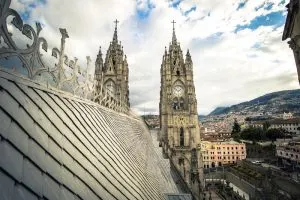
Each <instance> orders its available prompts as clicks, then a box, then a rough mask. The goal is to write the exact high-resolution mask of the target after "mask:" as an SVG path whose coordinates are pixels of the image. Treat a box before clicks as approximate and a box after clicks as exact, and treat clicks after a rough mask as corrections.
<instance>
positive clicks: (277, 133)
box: [266, 128, 286, 141]
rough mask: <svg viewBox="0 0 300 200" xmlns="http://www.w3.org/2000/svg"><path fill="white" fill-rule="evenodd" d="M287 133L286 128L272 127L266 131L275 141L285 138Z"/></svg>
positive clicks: (268, 136)
mask: <svg viewBox="0 0 300 200" xmlns="http://www.w3.org/2000/svg"><path fill="white" fill-rule="evenodd" d="M285 135H286V130H284V129H283V128H270V129H268V130H267V132H266V136H267V138H269V139H270V140H272V141H275V140H276V139H277V138H284V137H285Z"/></svg>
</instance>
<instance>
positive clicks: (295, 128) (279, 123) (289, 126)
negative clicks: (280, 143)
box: [248, 118, 300, 135]
mask: <svg viewBox="0 0 300 200" xmlns="http://www.w3.org/2000/svg"><path fill="white" fill-rule="evenodd" d="M266 122H269V124H270V126H269V128H283V129H285V130H286V131H287V132H288V133H291V134H293V135H300V118H292V119H273V120H268V121H258V122H249V124H248V126H253V127H261V128H262V127H263V125H264V123H266Z"/></svg>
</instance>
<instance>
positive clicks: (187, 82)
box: [159, 21, 204, 199]
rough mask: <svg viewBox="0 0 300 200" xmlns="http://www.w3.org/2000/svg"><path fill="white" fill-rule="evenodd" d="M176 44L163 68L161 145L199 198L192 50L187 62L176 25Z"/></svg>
mask: <svg viewBox="0 0 300 200" xmlns="http://www.w3.org/2000/svg"><path fill="white" fill-rule="evenodd" d="M172 23H173V35H172V42H171V43H170V45H169V49H168V50H167V48H165V53H164V55H163V59H162V64H161V87H160V103H159V112H160V134H159V140H160V145H161V146H162V148H163V152H164V154H165V155H166V156H168V157H169V159H170V161H171V162H172V163H173V164H174V166H175V167H176V169H177V170H178V171H179V172H180V173H181V176H182V178H183V179H184V181H185V182H186V183H187V184H188V186H189V187H190V188H192V191H193V193H194V195H195V196H196V198H197V199H198V198H199V199H200V196H199V189H200V188H201V186H203V184H204V181H202V175H201V174H202V164H201V163H200V161H201V160H200V159H199V157H200V148H199V145H200V129H199V124H198V113H197V99H196V94H195V86H194V80H193V62H192V57H191V54H190V52H189V50H188V51H187V53H186V56H185V59H184V57H183V52H182V50H181V47H180V44H179V42H178V41H177V38H176V34H175V28H174V23H175V22H174V21H173V22H172Z"/></svg>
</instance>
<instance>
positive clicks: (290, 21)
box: [282, 0, 300, 83]
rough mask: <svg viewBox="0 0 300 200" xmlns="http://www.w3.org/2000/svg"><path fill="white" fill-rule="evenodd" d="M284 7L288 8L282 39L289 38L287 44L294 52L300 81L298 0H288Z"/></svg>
mask: <svg viewBox="0 0 300 200" xmlns="http://www.w3.org/2000/svg"><path fill="white" fill-rule="evenodd" d="M286 7H287V9H288V14H287V18H286V22H285V26H284V30H283V35H282V40H286V39H287V38H290V40H289V41H288V44H289V46H290V48H291V49H292V50H293V53H294V58H295V62H296V67H297V72H298V80H299V83H300V0H290V2H289V3H288V4H287V6H286Z"/></svg>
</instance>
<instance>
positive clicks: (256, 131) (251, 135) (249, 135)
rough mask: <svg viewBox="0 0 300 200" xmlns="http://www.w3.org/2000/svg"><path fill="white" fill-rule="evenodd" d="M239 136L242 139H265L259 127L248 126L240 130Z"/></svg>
mask: <svg viewBox="0 0 300 200" xmlns="http://www.w3.org/2000/svg"><path fill="white" fill-rule="evenodd" d="M241 138H242V139H244V140H252V141H260V140H265V139H266V135H265V133H264V131H263V130H262V129H261V128H256V127H249V128H246V129H244V130H243V131H242V132H241Z"/></svg>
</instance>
